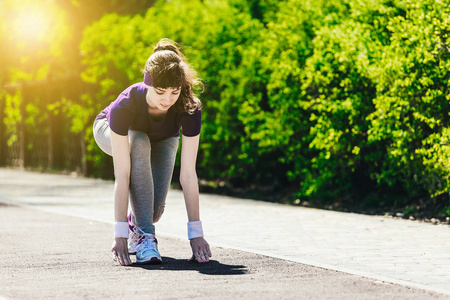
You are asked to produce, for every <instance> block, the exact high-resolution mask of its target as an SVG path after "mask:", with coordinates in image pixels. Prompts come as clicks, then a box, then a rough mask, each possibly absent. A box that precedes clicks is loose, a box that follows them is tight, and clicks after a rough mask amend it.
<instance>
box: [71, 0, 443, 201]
mask: <svg viewBox="0 0 450 300" xmlns="http://www.w3.org/2000/svg"><path fill="white" fill-rule="evenodd" d="M168 20H170V22H168ZM449 20H450V19H449V7H448V5H447V4H444V3H441V2H438V1H432V0H421V1H412V0H411V1H399V0H398V1H395V0H389V1H388V0H384V1H371V0H363V1H352V0H345V1H338V2H336V1H335V2H330V1H324V0H315V1H312V0H303V1H300V0H286V1H256V0H255V1H239V0H229V1H218V0H217V1H188V2H186V1H176V0H174V1H167V2H166V1H160V2H158V3H157V4H156V6H155V7H153V8H151V9H149V10H148V11H147V14H146V15H145V16H139V15H136V16H118V15H114V14H112V15H106V16H105V17H103V18H102V19H101V20H99V21H98V22H95V23H94V24H92V25H91V26H90V27H89V28H87V29H86V30H85V32H84V38H83V41H82V43H81V46H80V48H81V50H82V51H83V53H84V62H85V65H86V70H85V71H84V72H83V74H82V76H83V78H84V80H85V81H86V82H90V83H92V84H94V85H95V87H96V91H95V92H91V93H86V95H85V96H84V97H85V99H89V101H88V102H86V104H89V105H90V106H91V107H92V106H93V107H94V109H93V110H92V111H91V118H93V117H94V116H95V113H94V112H99V111H100V110H101V108H103V107H105V106H106V105H108V104H109V103H110V102H111V101H112V100H114V99H115V97H116V96H117V94H118V93H119V92H120V91H121V90H123V89H124V88H125V87H126V86H128V85H130V84H131V83H133V82H137V81H140V80H142V79H141V78H142V74H141V73H140V69H142V68H143V66H144V63H145V61H146V59H147V57H148V56H149V55H150V54H151V53H152V49H151V47H150V45H152V44H155V43H156V42H157V41H158V40H159V39H160V38H162V37H169V38H171V39H174V40H176V41H177V42H179V43H180V44H181V45H182V46H183V48H184V52H185V53H186V55H187V56H188V57H189V59H190V62H191V63H192V65H193V66H194V67H195V68H196V69H197V70H198V72H199V75H200V77H202V78H203V79H204V81H205V83H206V91H205V93H204V94H203V95H202V96H201V99H202V100H203V102H204V126H203V129H202V143H201V149H200V155H199V170H198V171H199V175H200V177H202V178H205V179H208V180H216V179H219V180H225V181H228V182H229V183H231V184H232V185H233V186H234V187H250V186H252V185H260V186H265V187H270V188H272V191H273V192H276V191H280V190H290V191H292V190H294V191H295V195H291V197H292V198H291V199H295V198H293V197H294V196H295V197H296V198H302V199H307V200H310V201H313V202H316V203H331V202H342V203H347V204H348V203H350V204H351V205H360V206H362V207H370V206H377V205H391V206H395V205H406V204H408V203H413V202H414V201H417V200H418V199H422V198H430V197H436V196H438V195H441V197H442V196H445V197H447V198H448V193H449V188H450V182H449V179H448V177H449V174H448V173H449V172H448V170H449V163H448V162H449V159H450V157H449V155H450V150H449V145H448V142H449V141H448V140H449V135H450V131H449V130H448V120H449V112H450V108H449V97H450V96H448V86H449V75H448V71H447V70H449V65H448V64H449V63H448V61H449V59H448V58H449V53H450V46H449V45H450V43H449V41H448V34H449V26H450V25H449V24H450V21H449ZM86 101H87V100H86ZM74 116H75V115H74ZM83 118H85V119H86V116H85V115H83ZM83 124H84V123H83ZM92 143H93V142H92V141H91V144H90V145H89V147H90V148H89V149H90V151H91V152H90V153H91V154H92V153H93V154H92V155H93V156H92V157H91V158H90V159H94V157H95V160H96V161H97V163H101V161H102V159H103V158H102V155H101V154H100V153H97V154H95V151H97V150H95V146H94V145H93V144H92ZM91 154H90V155H91Z"/></svg>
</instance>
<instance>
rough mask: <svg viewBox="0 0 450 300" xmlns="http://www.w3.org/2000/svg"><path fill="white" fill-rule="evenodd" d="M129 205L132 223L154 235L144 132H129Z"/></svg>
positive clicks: (147, 144) (150, 148) (146, 139)
mask: <svg viewBox="0 0 450 300" xmlns="http://www.w3.org/2000/svg"><path fill="white" fill-rule="evenodd" d="M128 136H129V141H130V156H131V171H130V203H131V209H132V222H133V224H134V225H136V226H138V227H139V228H140V229H141V230H142V231H143V232H145V233H151V234H155V226H154V225H153V213H154V211H153V207H154V206H153V204H154V185H153V175H152V167H153V166H152V164H151V162H150V155H151V150H152V147H151V144H150V140H149V138H148V136H147V134H146V133H145V132H142V131H135V130H130V131H129V132H128Z"/></svg>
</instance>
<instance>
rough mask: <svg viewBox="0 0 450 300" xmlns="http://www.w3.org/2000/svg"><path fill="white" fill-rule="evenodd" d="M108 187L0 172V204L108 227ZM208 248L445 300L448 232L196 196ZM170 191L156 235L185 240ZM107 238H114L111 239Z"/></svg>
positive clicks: (179, 207) (182, 218)
mask: <svg viewBox="0 0 450 300" xmlns="http://www.w3.org/2000/svg"><path fill="white" fill-rule="evenodd" d="M112 195H113V183H112V182H110V181H103V180H98V179H87V178H76V177H71V176H64V175H50V174H37V173H31V172H24V171H17V170H6V169H0V201H2V202H9V203H16V204H21V205H25V206H29V207H34V208H37V209H40V210H45V211H48V212H57V213H60V214H61V213H62V214H66V215H72V216H77V217H83V218H86V219H89V220H96V221H100V222H106V223H112V221H113V219H112V216H113V213H112V202H111V201H112V200H111V199H112ZM201 216H202V220H203V223H204V230H205V234H206V238H207V240H208V242H210V244H212V245H216V246H222V247H227V248H233V249H237V250H245V251H248V252H252V253H257V254H264V255H268V256H271V257H276V258H282V259H287V260H290V261H294V262H300V263H304V264H310V265H313V266H319V267H324V268H326V269H331V270H337V271H344V272H348V273H351V274H356V275H362V276H366V277H371V278H375V279H378V280H382V281H387V282H393V283H400V284H402V285H407V286H412V287H418V288H422V289H426V290H430V291H436V292H441V293H444V294H446V295H450V250H449V249H450V228H449V226H446V225H431V224H425V223H419V222H413V221H407V220H394V219H390V218H384V217H374V216H365V215H358V214H350V213H339V212H331V211H324V210H316V209H309V208H302V207H291V206H285V205H278V204H272V203H265V202H260V201H252V200H243V199H236V198H230V197H223V196H215V195H201ZM186 221H187V218H186V212H185V209H184V202H183V197H182V193H181V192H180V191H177V190H171V191H170V192H169V197H168V201H167V205H166V211H165V214H164V215H163V218H162V220H161V221H160V222H159V223H158V224H157V235H162V236H166V237H176V238H183V239H185V238H186V230H185V228H186ZM111 234H112V232H111Z"/></svg>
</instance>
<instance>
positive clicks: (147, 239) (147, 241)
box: [140, 233, 155, 249]
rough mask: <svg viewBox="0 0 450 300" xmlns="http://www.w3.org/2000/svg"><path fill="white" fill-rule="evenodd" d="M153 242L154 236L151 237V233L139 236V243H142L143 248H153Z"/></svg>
mask: <svg viewBox="0 0 450 300" xmlns="http://www.w3.org/2000/svg"><path fill="white" fill-rule="evenodd" d="M153 242H155V238H154V237H153V234H148V233H144V234H143V235H142V236H141V239H140V244H141V245H143V246H144V247H145V248H152V249H153Z"/></svg>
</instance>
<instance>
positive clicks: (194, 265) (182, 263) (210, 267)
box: [130, 257, 249, 275]
mask: <svg viewBox="0 0 450 300" xmlns="http://www.w3.org/2000/svg"><path fill="white" fill-rule="evenodd" d="M162 259H163V263H162V264H160V265H139V264H132V265H131V266H130V267H137V268H142V269H146V270H168V271H198V272H199V273H201V274H205V275H244V274H248V272H249V271H248V268H247V267H246V266H243V265H226V264H222V263H220V262H218V261H217V260H210V261H209V262H208V263H198V262H191V261H187V260H185V259H175V258H171V257H162Z"/></svg>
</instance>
